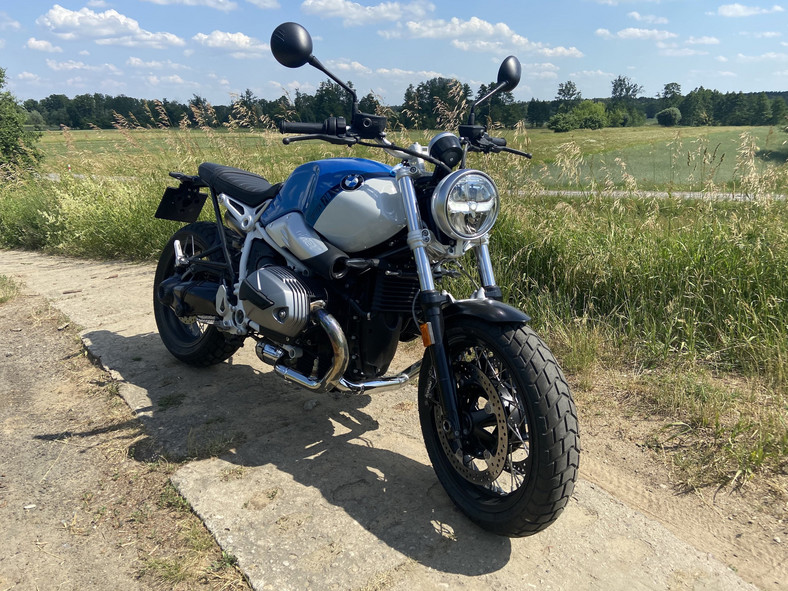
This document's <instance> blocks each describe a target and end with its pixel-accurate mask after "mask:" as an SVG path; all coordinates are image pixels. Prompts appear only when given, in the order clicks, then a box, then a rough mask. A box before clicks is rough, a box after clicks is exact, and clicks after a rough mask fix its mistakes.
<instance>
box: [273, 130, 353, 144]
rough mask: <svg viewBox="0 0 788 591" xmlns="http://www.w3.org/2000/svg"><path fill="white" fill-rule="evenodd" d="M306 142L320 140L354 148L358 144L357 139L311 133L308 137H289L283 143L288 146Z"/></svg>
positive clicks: (283, 139)
mask: <svg viewBox="0 0 788 591" xmlns="http://www.w3.org/2000/svg"><path fill="white" fill-rule="evenodd" d="M306 140H320V141H322V142H328V143H329V144H336V145H339V146H352V145H354V144H356V143H358V138H357V137H352V136H338V135H328V134H325V133H310V134H308V135H296V136H289V137H286V138H282V143H283V144H284V145H285V146H287V145H289V144H292V143H293V142H303V141H306Z"/></svg>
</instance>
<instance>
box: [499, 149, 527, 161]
mask: <svg viewBox="0 0 788 591" xmlns="http://www.w3.org/2000/svg"><path fill="white" fill-rule="evenodd" d="M500 151H501V152H509V153H510V154H514V155H515V156H522V157H523V158H528V160H530V159H531V158H533V156H532V155H531V154H530V153H529V152H521V151H520V150H515V149H514V148H501V149H500Z"/></svg>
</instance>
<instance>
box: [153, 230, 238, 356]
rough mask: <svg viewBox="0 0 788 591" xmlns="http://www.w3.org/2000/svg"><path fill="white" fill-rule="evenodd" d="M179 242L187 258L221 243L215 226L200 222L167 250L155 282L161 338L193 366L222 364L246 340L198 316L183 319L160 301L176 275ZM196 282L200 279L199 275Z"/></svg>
mask: <svg viewBox="0 0 788 591" xmlns="http://www.w3.org/2000/svg"><path fill="white" fill-rule="evenodd" d="M176 240H179V241H180V243H181V248H182V249H183V254H184V255H185V256H186V257H192V256H194V255H197V254H199V253H201V252H204V251H206V250H208V249H209V248H211V247H213V246H216V245H218V244H219V243H220V240H219V234H218V232H217V230H216V225H215V224H212V223H210V222H196V223H193V224H189V225H188V226H184V227H183V228H181V229H180V230H178V231H177V232H176V233H175V234H174V235H173V236H172V238H170V241H169V242H168V243H167V245H166V246H165V247H164V250H163V251H162V253H161V257H160V258H159V264H158V266H157V267H156V275H155V276H154V279H153V315H154V317H155V318H156V326H157V327H158V329H159V336H160V337H161V340H162V342H163V343H164V346H165V347H167V350H168V351H169V352H170V353H172V354H173V355H174V356H175V357H177V358H178V359H180V360H181V361H184V362H185V363H188V364H189V365H195V366H206V365H213V364H215V363H221V362H222V361H225V360H226V359H229V358H230V357H232V356H233V354H234V353H235V352H236V351H237V350H238V349H239V348H240V347H241V346H242V345H243V341H244V337H242V336H238V335H231V334H228V333H224V332H221V331H220V330H218V329H217V328H216V327H215V326H212V325H210V324H205V323H203V322H200V321H199V320H198V319H197V318H196V317H189V318H180V317H178V316H176V315H175V312H174V311H173V310H172V309H171V308H170V307H169V306H165V305H164V304H162V303H161V302H160V301H159V297H158V292H159V285H160V284H161V282H162V281H164V280H165V279H167V278H169V277H172V276H173V275H174V274H175V273H176V271H175V248H174V244H175V241H176ZM217 258H218V257H217ZM220 260H221V259H220ZM194 279H200V277H199V276H195V277H194Z"/></svg>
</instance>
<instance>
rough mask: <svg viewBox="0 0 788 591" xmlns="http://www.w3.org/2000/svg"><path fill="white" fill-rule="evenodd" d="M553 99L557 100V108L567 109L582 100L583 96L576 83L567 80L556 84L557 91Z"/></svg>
mask: <svg viewBox="0 0 788 591" xmlns="http://www.w3.org/2000/svg"><path fill="white" fill-rule="evenodd" d="M555 100H557V101H559V103H560V107H559V108H561V109H564V110H569V109H571V108H572V107H574V106H576V105H577V104H578V103H579V102H580V101H581V100H583V97H582V95H581V94H580V91H579V90H578V89H577V85H576V84H575V83H574V82H572V81H571V80H568V81H567V82H561V83H559V84H558V93H557V94H556V95H555Z"/></svg>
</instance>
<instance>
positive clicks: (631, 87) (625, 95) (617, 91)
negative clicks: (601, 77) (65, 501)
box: [610, 76, 643, 103]
mask: <svg viewBox="0 0 788 591" xmlns="http://www.w3.org/2000/svg"><path fill="white" fill-rule="evenodd" d="M612 85H613V92H612V93H611V95H610V97H611V98H612V99H613V102H614V103H619V102H624V103H629V102H631V101H634V100H635V99H636V98H637V97H638V95H639V94H640V93H641V92H643V87H642V86H641V85H640V84H636V83H635V82H633V81H632V80H631V79H630V78H629V76H616V78H615V79H614V80H613V82H612Z"/></svg>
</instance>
